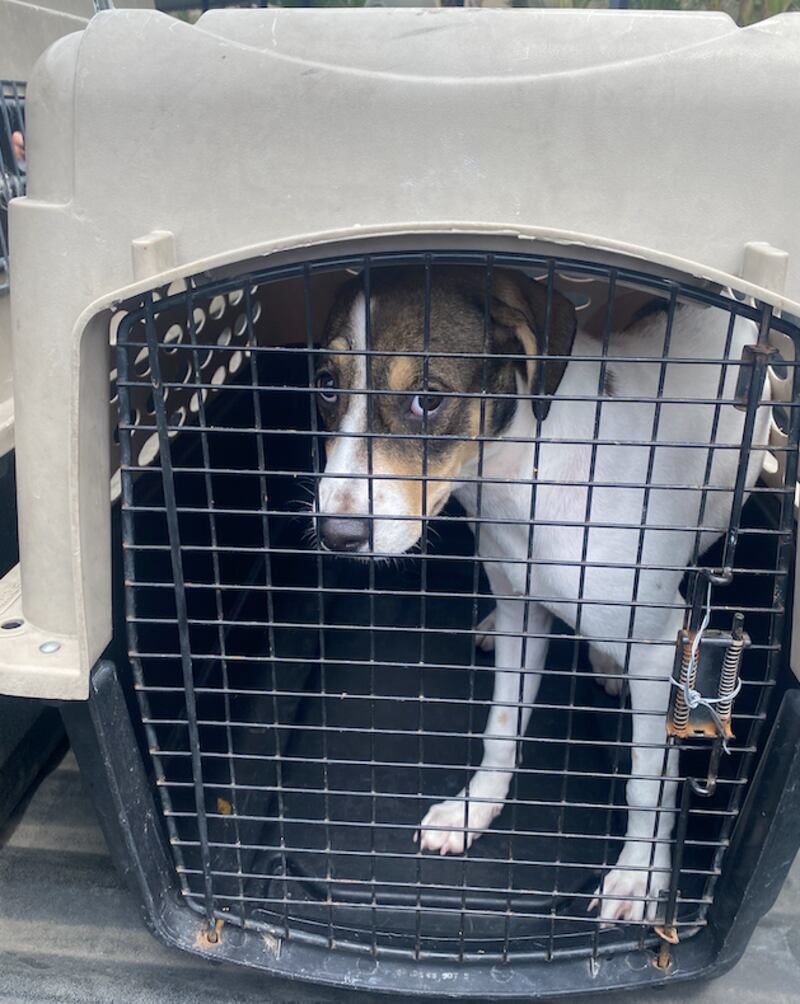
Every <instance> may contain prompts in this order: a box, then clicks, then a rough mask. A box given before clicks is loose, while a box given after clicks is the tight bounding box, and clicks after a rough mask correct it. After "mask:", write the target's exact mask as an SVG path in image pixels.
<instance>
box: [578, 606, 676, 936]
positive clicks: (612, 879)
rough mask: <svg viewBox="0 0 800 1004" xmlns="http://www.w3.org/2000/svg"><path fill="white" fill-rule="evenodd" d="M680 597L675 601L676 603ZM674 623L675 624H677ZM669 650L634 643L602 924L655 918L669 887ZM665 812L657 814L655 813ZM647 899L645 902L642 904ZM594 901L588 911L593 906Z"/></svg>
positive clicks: (672, 762)
mask: <svg viewBox="0 0 800 1004" xmlns="http://www.w3.org/2000/svg"><path fill="white" fill-rule="evenodd" d="M679 600H680V597H677V601H679ZM676 623H677V622H676ZM673 658H674V649H673V648H671V647H670V646H669V645H652V646H651V645H633V647H632V651H631V658H630V665H629V669H628V683H629V686H630V692H631V708H632V711H633V723H632V732H633V749H632V751H631V777H630V779H629V781H628V784H627V786H626V797H627V802H628V828H627V831H626V834H625V843H624V845H623V847H622V851H621V853H620V856H619V859H618V860H617V864H616V866H615V868H614V869H613V870H612V871H610V872H609V873H608V874H607V875H606V877H605V879H604V880H603V883H602V886H601V889H600V890H598V894H597V895H598V900H599V902H600V916H601V918H602V919H603V921H605V922H606V923H613V922H614V921H618V920H621V921H625V920H629V921H640V920H643V919H644V918H645V917H646V918H647V919H648V920H650V921H654V920H655V918H656V910H657V905H658V904H657V901H658V896H659V893H660V892H662V891H663V890H665V889H666V888H667V887H668V885H669V869H670V857H671V856H670V850H669V846H668V844H667V843H666V841H667V840H668V838H669V836H670V834H671V832H672V827H673V822H674V814H673V813H672V812H671V811H669V810H671V809H673V808H674V806H675V790H676V787H677V785H676V783H675V782H674V781H671V780H667V778H674V777H675V776H676V775H677V773H678V753H677V750H675V749H672V750H670V751H669V753H668V754H666V755H665V748H664V747H665V743H666V733H665V718H666V710H667V706H668V704H669V691H670V683H669V677H670V675H671V673H672V668H673ZM659 808H662V809H667V810H668V811H667V812H659V811H658V809H659ZM645 899H646V902H645ZM598 900H595V901H593V903H591V904H590V909H591V908H592V907H593V906H594V905H595V904H596V903H597V902H598Z"/></svg>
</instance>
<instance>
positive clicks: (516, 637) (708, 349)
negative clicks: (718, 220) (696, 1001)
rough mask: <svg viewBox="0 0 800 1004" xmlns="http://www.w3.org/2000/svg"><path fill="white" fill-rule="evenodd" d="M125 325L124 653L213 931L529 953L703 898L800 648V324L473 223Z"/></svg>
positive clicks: (175, 837) (199, 291)
mask: <svg viewBox="0 0 800 1004" xmlns="http://www.w3.org/2000/svg"><path fill="white" fill-rule="evenodd" d="M117 324H118V327H117V334H116V341H117V370H118V376H117V385H118V391H119V438H120V449H121V467H122V508H123V545H124V555H125V583H126V585H125V597H126V600H125V602H126V618H127V626H128V643H129V652H130V661H131V667H132V673H133V679H134V682H135V687H136V691H137V693H138V697H139V701H140V707H141V715H142V723H143V726H144V729H145V732H146V737H147V745H148V748H149V751H150V761H151V767H152V771H153V776H154V782H155V784H156V785H157V787H158V791H159V794H160V797H161V804H162V808H163V815H164V821H165V825H166V827H167V830H168V834H169V839H170V843H171V846H172V849H173V853H174V857H175V868H176V874H177V877H178V880H179V882H180V886H181V890H182V893H183V896H184V897H185V900H186V902H187V904H188V905H189V906H190V907H191V908H192V909H193V910H195V911H197V912H198V913H199V914H201V915H202V916H204V917H205V918H206V919H207V921H208V924H209V929H210V930H211V931H212V932H213V931H214V930H215V925H216V924H218V923H219V922H220V921H222V922H224V923H231V924H236V925H241V926H243V927H245V928H250V929H255V930H261V931H268V932H270V933H271V934H272V935H273V936H275V937H278V938H286V937H291V938H300V939H305V940H307V941H310V942H315V943H318V944H320V945H323V946H328V947H329V948H332V947H334V946H336V947H342V946H349V947H350V948H352V949H355V950H361V951H368V952H372V953H380V952H385V951H392V952H400V953H401V954H404V955H406V956H408V957H416V958H419V957H420V956H421V955H423V954H427V955H431V954H433V955H439V956H442V957H444V958H447V959H451V960H463V959H481V960H490V959H495V960H501V961H506V960H508V959H510V958H521V957H526V958H541V959H552V958H557V957H559V956H560V955H563V954H565V953H567V952H569V953H574V952H575V951H579V952H582V953H585V954H587V955H596V954H598V953H601V952H605V951H610V950H614V949H619V948H620V947H621V946H623V945H632V944H633V945H636V944H638V945H645V944H649V943H650V942H651V940H652V939H653V938H654V935H653V926H654V925H661V928H662V934H663V933H666V934H667V936H670V937H675V936H679V937H681V938H685V937H688V936H690V935H691V933H692V932H693V931H696V930H697V929H699V928H700V927H702V926H703V924H704V922H705V916H706V913H707V910H708V906H709V904H710V903H711V902H712V900H713V895H714V886H715V883H716V881H717V879H718V877H719V875H720V871H721V869H722V868H724V851H725V847H726V845H727V843H728V840H729V837H730V834H731V832H732V828H733V826H734V824H735V819H736V813H737V809H738V806H739V804H740V801H741V798H742V794H743V790H744V788H745V786H746V783H747V780H748V777H749V775H750V773H751V768H752V763H753V757H754V755H756V754H757V751H758V739H759V728H760V724H761V722H762V720H763V718H764V715H765V710H766V707H767V699H768V697H769V694H770V692H771V690H772V688H773V684H774V681H775V679H776V675H777V672H778V668H779V666H780V664H781V659H782V656H781V641H782V627H783V613H784V610H783V606H784V596H785V590H786V578H787V572H788V568H789V563H790V560H791V550H792V546H793V503H794V485H795V477H796V469H795V468H796V459H795V455H796V446H797V442H798V418H797V410H796V408H795V407H794V402H795V401H796V400H797V383H796V376H795V373H796V370H795V365H794V361H795V354H794V344H795V343H796V340H797V330H796V328H795V327H793V325H792V324H790V323H789V322H788V321H786V320H784V319H781V318H778V317H776V316H773V314H772V313H771V311H770V309H769V308H768V307H764V306H762V305H753V304H751V303H747V302H744V301H742V300H740V299H737V298H735V297H733V296H732V295H731V294H730V293H728V292H725V291H722V292H720V291H711V290H708V289H699V288H693V287H691V286H689V285H682V284H680V283H677V282H674V281H670V280H666V279H662V278H658V277H655V276H648V275H644V274H641V273H636V272H631V271H628V270H624V269H617V268H610V267H604V266H599V265H597V264H590V263H586V262H580V261H573V260H567V259H564V260H561V259H553V258H546V257H535V256H522V255H499V254H486V253H454V252H447V253H444V252H443V253H438V254H434V253H419V254H410V253H405V254H402V255H399V254H395V255H390V254H376V255H356V256H352V257H348V258H340V259H337V260H326V261H319V262H313V263H308V264H305V265H298V266H287V267H285V268H281V269H271V270H264V271H262V272H257V273H256V272H251V273H248V274H245V275H240V276H238V277H237V278H235V279H230V280H228V279H226V280H224V281H220V282H211V283H209V282H203V281H201V280H196V281H193V280H189V281H187V282H186V283H184V284H181V285H179V286H176V287H173V288H170V289H162V290H158V291H154V292H153V293H150V294H147V295H145V296H144V297H142V298H141V299H140V300H138V301H136V302H135V303H130V304H128V305H127V306H126V309H125V311H124V312H123V313H122V314H121V315H120V316H119V317H118V318H117ZM776 397H781V398H783V399H784V403H783V404H782V405H781V407H780V409H778V408H775V409H774V410H775V413H776V416H777V417H774V416H773V415H772V411H773V409H772V407H771V403H770V402H771V399H773V398H776ZM762 469H766V470H768V471H770V472H771V477H770V479H769V484H768V483H767V481H765V480H764V479H763V478H759V473H760V472H761V471H762ZM740 613H741V614H742V615H743V619H736V620H734V618H735V615H737V614H740ZM742 625H743V627H742ZM734 643H735V644H734ZM712 649H713V650H716V651H718V652H722V653H723V655H724V659H723V660H722V661H725V659H727V662H726V665H727V666H728V669H729V670H730V667H731V665H732V664H733V662H732V658H731V653H732V652H733V653H734V655H735V656H736V659H737V660H738V659H741V663H740V664H739V662H738V661H736V660H733V661H736V665H735V667H734V669H735V678H734V679H730V678H729V679H728V682H727V684H725V683H724V680H723V677H724V675H725V674H724V673H722V671H721V670H720V671H719V672H718V673H716V674H715V672H714V669H713V665H714V659H713V658H712V655H713V653H712ZM717 662H718V663H719V660H717ZM720 665H721V664H720ZM729 676H730V673H729ZM724 686H727V690H724ZM668 712H669V726H670V730H671V734H670V735H668V733H667V727H666V725H667V715H668ZM703 716H705V717H703ZM698 722H699V723H700V724H699V725H698V724H697V723H698ZM676 723H677V725H676ZM709 723H710V724H709ZM678 751H680V755H678ZM697 779H700V780H699V782H698V780H697ZM690 781H691V782H692V783H691V784H690Z"/></svg>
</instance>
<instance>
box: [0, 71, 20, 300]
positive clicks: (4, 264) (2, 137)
mask: <svg viewBox="0 0 800 1004" xmlns="http://www.w3.org/2000/svg"><path fill="white" fill-rule="evenodd" d="M24 135H25V85H24V84H23V83H20V82H19V81H14V80H0V293H4V292H5V291H6V290H7V289H8V203H9V202H10V200H11V199H13V198H16V197H17V196H18V195H24V194H25V157H24V146H23V147H22V150H20V142H19V141H20V138H24ZM20 154H22V156H20Z"/></svg>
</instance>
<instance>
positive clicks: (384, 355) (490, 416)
mask: <svg viewBox="0 0 800 1004" xmlns="http://www.w3.org/2000/svg"><path fill="white" fill-rule="evenodd" d="M370 279H371V281H370V297H369V300H370V302H369V315H368V314H367V303H366V297H365V292H364V282H363V280H362V279H361V278H358V279H355V280H353V281H352V282H351V283H349V284H348V285H347V286H345V287H344V288H343V289H342V291H341V292H340V294H339V296H338V298H337V301H336V303H335V304H334V307H333V309H332V311H331V314H330V317H329V318H328V322H327V325H326V329H325V335H324V339H323V348H324V353H321V354H320V356H319V358H318V360H317V370H316V387H317V399H318V403H319V409H320V413H321V416H322V421H323V424H324V427H325V429H326V430H327V431H328V432H330V433H338V435H334V436H330V437H328V438H327V444H326V454H327V464H326V467H325V472H324V475H323V477H322V478H321V479H320V484H319V514H320V515H319V517H318V531H319V536H320V540H321V543H322V545H323V546H324V547H326V548H328V549H330V550H336V551H350V552H359V551H362V552H363V551H368V550H370V549H372V550H374V552H376V553H380V554H402V553H403V552H405V551H407V550H408V549H409V548H411V547H413V546H414V544H415V543H416V542H417V541H418V540H419V537H420V534H421V533H422V519H423V518H425V517H431V516H435V515H436V514H437V513H439V512H440V511H441V509H442V507H443V506H444V504H445V503H446V502H447V499H448V497H449V495H450V492H451V490H452V485H453V481H454V480H455V479H457V476H458V474H459V472H460V471H462V470H463V469H464V468H465V467H466V466H467V465H468V464H469V463H470V462H471V461H474V460H475V459H476V457H477V455H478V451H479V440H477V439H476V438H475V437H478V436H480V435H484V436H499V435H500V434H501V433H502V432H503V430H504V429H505V428H507V426H508V425H509V424H510V423H511V421H512V419H513V417H514V413H515V410H516V408H517V407H530V406H531V404H529V403H528V401H517V400H516V399H515V398H514V396H513V395H515V394H518V393H520V392H522V391H524V392H525V393H530V394H540V395H545V396H544V397H540V398H539V399H538V400H535V399H534V400H532V405H533V409H534V413H535V414H536V415H537V416H538V417H539V418H540V419H543V418H544V417H545V415H546V413H547V408H548V406H549V401H548V396H549V395H552V394H553V393H554V392H555V390H556V388H557V387H558V384H559V382H560V380H561V377H562V375H563V373H564V369H565V368H566V360H565V359H563V358H562V359H558V358H553V359H550V358H548V359H547V361H546V362H545V363H544V364H543V365H540V364H539V362H538V361H537V360H536V359H533V358H531V357H532V356H536V355H541V354H544V353H548V354H549V355H553V356H566V355H568V354H569V352H570V349H571V347H572V340H573V338H574V334H575V314H574V309H573V307H572V305H571V304H570V303H569V301H568V300H566V299H565V298H564V297H562V296H560V295H559V294H557V293H554V294H553V296H552V297H551V300H550V306H549V309H548V304H547V289H546V287H545V286H543V285H541V284H538V283H536V282H534V281H533V280H531V279H529V278H527V277H526V276H525V275H523V274H522V273H518V272H514V271H511V270H506V269H495V270H493V271H492V272H491V274H490V280H489V281H487V278H486V274H485V273H484V272H483V271H482V270H481V269H469V268H457V267H449V266H443V267H434V268H432V269H431V271H430V273H429V275H428V277H427V278H426V274H425V272H424V270H423V269H421V268H417V269H411V268H402V269H379V270H375V271H374V272H373V273H372V275H371V277H370ZM426 300H427V306H426ZM365 351H368V353H369V354H368V355H367V354H361V353H365ZM447 353H453V354H454V355H450V356H448V355H447ZM458 353H462V354H463V355H460V356H459V355H456V354H458ZM504 357H505V358H504ZM484 395H485V396H484ZM493 395H499V396H493ZM502 395H508V396H505V397H503V396H502ZM482 397H483V402H482V400H481V398H482ZM365 433H367V434H368V435H367V436H365V435H364V434H365ZM370 524H371V530H372V541H371V544H372V548H370Z"/></svg>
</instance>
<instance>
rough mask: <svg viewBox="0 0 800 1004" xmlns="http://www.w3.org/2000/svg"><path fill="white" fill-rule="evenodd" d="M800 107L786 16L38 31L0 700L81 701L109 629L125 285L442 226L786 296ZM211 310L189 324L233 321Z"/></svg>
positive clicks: (467, 15)
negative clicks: (117, 371)
mask: <svg viewBox="0 0 800 1004" xmlns="http://www.w3.org/2000/svg"><path fill="white" fill-rule="evenodd" d="M776 95H778V96H780V97H779V100H776ZM797 123H800V15H782V16H780V17H776V18H773V19H771V20H769V21H766V22H762V23H761V24H759V25H756V26H754V27H751V28H748V29H738V28H737V27H736V26H735V25H734V23H733V22H732V21H731V20H730V19H729V18H728V17H727V16H725V15H723V14H715V13H709V14H682V13H649V12H641V13H628V12H601V11H542V10H497V11H495V10H453V9H425V10H406V9H399V10H390V9H370V10H362V11H337V10H327V11H310V10H247V11H245V10H224V11H213V12H210V13H208V14H205V15H204V16H203V17H202V18H201V19H200V21H199V22H198V23H197V25H195V26H192V27H190V26H188V25H186V24H183V23H181V22H177V21H175V20H173V19H171V18H169V17H167V16H165V15H162V14H159V13H155V12H151V11H114V12H108V13H102V14H100V15H98V16H96V17H95V18H93V19H92V20H91V22H90V23H89V25H88V27H87V29H86V30H85V31H84V32H82V33H80V34H74V35H71V36H69V37H67V38H64V39H62V40H61V41H59V42H57V43H56V44H55V45H54V46H53V47H52V48H50V49H49V50H48V52H47V53H46V55H45V56H44V57H43V58H42V60H41V61H40V62H39V64H38V66H37V69H36V71H35V73H34V74H33V77H32V79H31V82H30V86H29V90H28V148H29V158H30V174H29V188H28V196H27V198H26V199H23V200H20V201H18V202H16V203H15V204H14V205H13V207H12V226H13V244H12V253H13V256H14V282H13V285H12V311H13V324H14V365H15V371H14V372H15V407H16V414H17V450H18V477H19V488H18V491H19V510H20V543H21V555H22V556H21V597H19V596H18V595H17V594H16V591H15V589H14V585H13V583H11V584H9V583H7V582H6V583H3V584H0V610H2V608H3V599H2V597H3V596H4V595H5V596H6V597H7V598H8V602H7V603H6V610H5V613H4V614H3V615H0V619H1V620H3V621H6V622H9V621H10V622H12V623H13V622H14V621H15V620H18V621H19V622H20V624H19V626H18V627H16V628H13V629H11V630H6V631H2V630H0V691H2V692H6V693H11V694H29V695H38V696H43V697H50V698H83V697H85V696H86V695H87V684H88V674H89V671H90V668H91V666H92V665H93V663H94V662H95V661H96V659H97V658H98V656H99V655H100V653H101V652H102V651H103V649H104V647H105V646H106V644H107V643H108V641H109V639H110V637H111V570H110V565H111V543H110V532H109V526H110V505H109V497H110V494H111V493H113V491H114V480H113V475H114V461H113V460H109V458H110V457H113V449H112V444H111V441H110V434H109V426H110V423H109V374H110V372H111V363H110V357H109V345H110V340H112V339H113V331H114V326H113V324H112V323H111V322H112V320H113V319H114V316H115V313H116V312H117V311H116V308H117V305H118V304H119V303H120V302H122V301H124V300H125V299H126V298H127V297H130V296H131V295H133V294H135V293H136V292H139V291H142V290H150V289H157V288H161V287H164V288H168V287H169V286H170V284H172V283H177V284H180V283H181V282H183V281H184V279H185V277H187V276H195V275H198V274H203V275H206V274H209V273H210V274H211V275H213V276H221V275H225V274H235V273H237V272H238V271H244V270H246V269H247V268H248V267H252V266H253V265H254V263H255V262H259V263H265V262H269V263H270V264H273V263H274V264H280V263H282V262H289V261H298V260H305V259H307V258H309V257H312V256H316V257H320V256H322V255H323V254H327V253H330V254H334V253H336V252H338V251H342V250H345V249H347V250H353V249H354V248H356V249H359V250H365V251H366V250H374V249H386V248H392V249H399V248H412V249H416V250H419V249H424V248H428V247H429V248H434V247H435V248H437V249H444V248H448V247H453V248H465V247H466V248H472V249H480V250H491V249H497V250H514V249H532V250H535V251H536V252H540V253H550V252H554V251H556V252H557V253H559V254H562V253H566V252H567V251H568V252H569V253H570V254H572V255H573V256H574V257H576V258H582V259H584V260H586V259H589V260H602V261H604V262H619V263H625V264H635V265H636V266H637V267H638V268H639V269H641V270H643V271H648V272H654V273H658V274H667V275H677V276H679V277H681V278H686V277H687V276H689V277H692V278H693V280H694V281H696V282H697V283H700V284H702V283H711V284H716V285H721V286H724V287H733V288H735V289H736V290H737V292H738V294H739V295H749V296H754V297H757V298H759V299H762V300H764V301H766V302H768V303H770V304H772V305H774V307H776V308H777V309H778V310H791V311H792V312H793V313H800V225H798V224H800V220H798V209H797V206H798V205H800V198H798V195H799V194H800V193H798V178H799V177H800V175H798V171H797V165H798V163H800V128H798V125H797ZM312 249H313V250H312ZM173 288H179V286H177V287H173ZM589 299H590V298H589ZM225 309H228V308H227V307H226V308H225ZM231 309H233V308H231ZM261 309H262V310H264V309H265V307H264V305H263V304H262V305H261ZM269 309H270V310H272V311H277V310H278V306H276V305H271V306H270V307H269ZM230 316H231V318H232V320H233V322H234V323H235V313H232V314H231V315H230ZM207 320H209V323H208V327H207V328H206V337H207V338H208V340H209V345H212V344H213V342H212V339H213V338H218V337H219V335H220V333H219V332H218V331H217V328H218V327H219V326H220V325H222V328H223V330H224V325H225V324H226V323H231V321H230V320H228V321H225V319H224V318H222V317H221V316H220V317H218V318H213V317H212V318H210V319H207ZM212 322H213V323H212ZM176 337H179V335H177V334H176ZM263 337H265V338H269V337H271V336H270V335H269V333H266V334H265V335H264V336H263ZM206 365H207V366H208V367H209V371H210V372H216V371H217V370H219V368H220V362H219V359H217V358H215V357H214V353H213V350H212V351H211V352H210V353H209V359H208V362H207V364H206ZM112 376H113V374H112ZM226 378H227V373H226V372H222V373H221V375H220V379H221V380H224V379H226ZM780 390H781V388H780V387H778V393H780ZM175 403H176V404H177V405H179V406H180V407H184V408H185V412H186V415H185V420H186V421H191V420H192V416H191V407H190V403H191V402H190V401H189V402H188V403H187V402H179V401H176V402H175ZM138 442H139V444H140V445H139V446H137V449H138V450H140V451H141V450H142V449H144V446H145V444H144V441H143V440H142V439H141V438H140V440H138ZM109 486H111V488H109Z"/></svg>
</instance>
